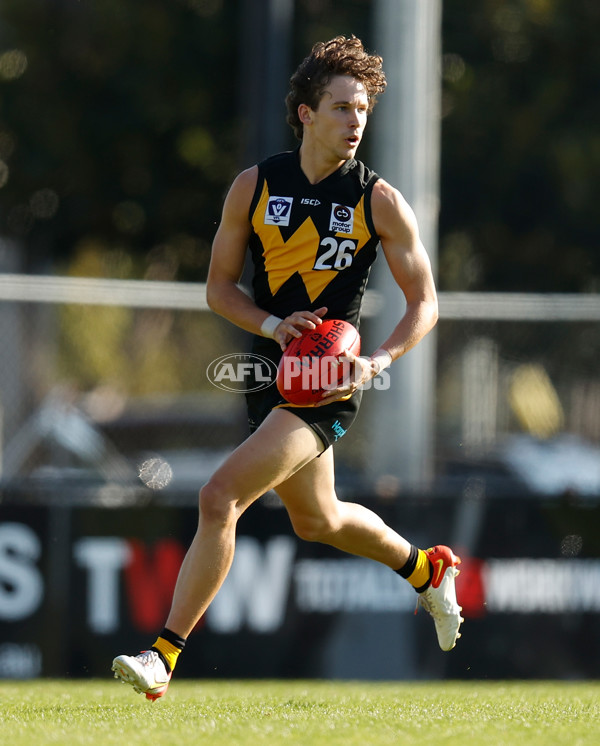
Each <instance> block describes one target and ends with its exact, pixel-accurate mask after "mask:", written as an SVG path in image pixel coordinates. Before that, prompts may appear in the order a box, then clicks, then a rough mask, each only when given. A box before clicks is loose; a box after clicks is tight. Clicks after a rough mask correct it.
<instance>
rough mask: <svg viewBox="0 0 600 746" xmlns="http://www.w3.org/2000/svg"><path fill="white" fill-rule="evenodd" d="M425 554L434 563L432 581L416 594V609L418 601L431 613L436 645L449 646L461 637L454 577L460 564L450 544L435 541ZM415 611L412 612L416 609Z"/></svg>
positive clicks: (446, 647)
mask: <svg viewBox="0 0 600 746" xmlns="http://www.w3.org/2000/svg"><path fill="white" fill-rule="evenodd" d="M427 557H428V558H429V561H430V562H431V565H432V567H433V576H432V578H431V584H430V586H429V588H427V590H426V591H423V593H420V594H419V597H418V600H417V611H418V608H419V605H421V606H422V607H423V608H424V609H425V610H426V611H428V612H429V613H430V614H431V616H432V617H433V621H434V622H435V631H436V632H437V638H438V643H439V646H440V648H441V649H442V650H452V648H453V647H454V646H455V645H456V641H457V639H458V638H459V637H460V632H459V629H460V625H461V623H462V622H464V619H463V618H462V617H461V615H460V612H461V611H462V608H461V607H460V606H459V605H458V603H457V601H456V586H455V582H454V580H455V578H456V576H457V575H458V573H459V570H457V569H456V565H459V564H460V557H457V556H456V555H455V554H454V553H453V552H452V550H451V549H450V547H446V546H443V545H438V546H435V547H432V548H431V549H428V550H427ZM417 611H415V614H416V613H417Z"/></svg>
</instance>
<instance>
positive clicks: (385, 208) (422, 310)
mask: <svg viewBox="0 0 600 746" xmlns="http://www.w3.org/2000/svg"><path fill="white" fill-rule="evenodd" d="M371 209H372V214H373V222H374V224H375V228H376V230H377V234H378V235H379V237H380V240H381V246H382V248H383V252H384V254H385V258H386V260H387V263H388V266H389V268H390V271H391V273H392V275H393V277H394V279H395V280H396V283H397V284H398V287H399V288H400V289H401V290H402V292H403V294H404V297H405V299H406V310H405V313H404V315H403V317H402V318H401V319H400V321H399V322H398V324H397V325H396V327H395V328H394V329H393V331H392V333H391V334H390V336H389V337H388V338H387V339H386V340H384V341H383V342H382V343H381V345H380V348H382V349H384V350H387V352H389V354H390V356H391V358H392V360H397V359H398V358H399V357H401V356H402V355H404V354H405V353H407V352H408V351H409V350H410V349H412V348H413V347H414V346H415V345H416V344H418V343H419V342H420V341H421V340H422V339H423V337H425V335H426V334H428V332H430V331H431V329H433V327H434V326H435V324H436V322H437V318H438V304H437V293H436V289H435V281H434V278H433V273H432V271H431V263H430V261H429V257H428V255H427V252H426V251H425V248H424V246H423V244H422V243H421V239H420V237H419V229H418V226H417V221H416V218H415V215H414V213H413V211H412V209H411V208H410V206H409V205H408V203H407V202H406V200H405V199H404V198H403V197H402V195H401V194H400V192H399V191H398V190H397V189H394V188H393V187H392V186H390V185H389V184H388V183H387V182H385V181H384V180H383V179H380V180H379V181H378V182H377V183H376V184H375V186H374V188H373V197H372V201H371Z"/></svg>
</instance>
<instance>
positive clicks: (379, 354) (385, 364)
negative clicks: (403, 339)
mask: <svg viewBox="0 0 600 746" xmlns="http://www.w3.org/2000/svg"><path fill="white" fill-rule="evenodd" d="M371 360H374V361H375V362H376V363H377V365H378V366H379V370H378V371H377V375H379V374H380V373H381V371H382V370H383V369H384V368H389V366H390V365H391V364H392V362H393V359H392V356H391V355H390V353H389V352H388V351H387V350H384V349H383V348H382V347H380V348H379V349H378V350H375V352H374V353H373V354H372V355H371Z"/></svg>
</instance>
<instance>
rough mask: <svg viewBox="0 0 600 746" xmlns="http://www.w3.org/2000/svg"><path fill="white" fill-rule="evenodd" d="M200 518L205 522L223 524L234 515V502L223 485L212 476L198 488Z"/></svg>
mask: <svg viewBox="0 0 600 746" xmlns="http://www.w3.org/2000/svg"><path fill="white" fill-rule="evenodd" d="M199 510H200V520H201V521H202V522H203V523H204V524H205V525H206V524H207V523H215V524H221V525H222V524H225V523H228V522H229V521H230V520H232V519H233V517H234V515H235V504H234V501H233V500H232V499H230V497H229V494H228V490H227V488H226V487H225V485H223V484H221V483H219V482H218V480H215V479H214V478H213V479H211V480H210V481H209V482H207V483H206V484H205V485H204V486H203V487H202V489H201V490H200V499H199Z"/></svg>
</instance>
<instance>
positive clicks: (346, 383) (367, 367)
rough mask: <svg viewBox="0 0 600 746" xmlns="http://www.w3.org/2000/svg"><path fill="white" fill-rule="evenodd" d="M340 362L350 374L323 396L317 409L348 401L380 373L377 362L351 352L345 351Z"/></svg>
mask: <svg viewBox="0 0 600 746" xmlns="http://www.w3.org/2000/svg"><path fill="white" fill-rule="evenodd" d="M340 360H341V363H342V365H346V366H347V367H348V373H347V374H346V375H345V376H344V379H343V380H342V382H341V384H340V385H339V386H338V387H337V388H335V389H331V390H330V391H327V392H326V393H325V394H323V397H322V399H321V401H320V402H318V403H317V404H315V406H316V407H322V406H324V405H325V404H331V403H332V402H334V401H338V400H339V399H347V398H348V397H350V396H352V394H354V393H356V391H357V390H358V389H359V388H360V387H361V386H362V385H364V384H365V383H366V382H367V381H370V380H371V378H374V377H375V376H376V375H377V373H379V366H378V365H377V363H376V362H375V361H373V360H371V358H369V357H360V356H359V355H354V354H353V353H352V352H350V350H344V357H343V358H340Z"/></svg>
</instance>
